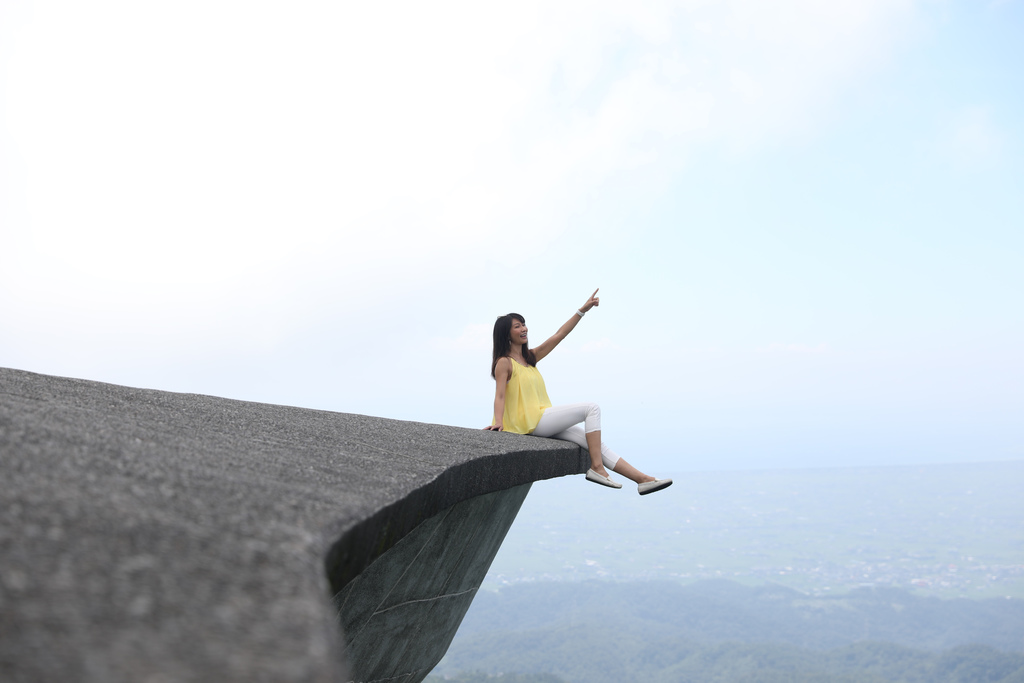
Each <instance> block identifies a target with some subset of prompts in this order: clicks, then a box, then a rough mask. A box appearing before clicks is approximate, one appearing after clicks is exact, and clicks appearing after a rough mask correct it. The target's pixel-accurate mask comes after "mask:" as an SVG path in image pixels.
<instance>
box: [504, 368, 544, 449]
mask: <svg viewBox="0 0 1024 683" xmlns="http://www.w3.org/2000/svg"><path fill="white" fill-rule="evenodd" d="M509 361H511V363H512V376H511V377H509V380H508V384H507V385H505V414H504V415H503V416H502V418H501V420H502V428H503V429H504V430H505V431H506V432H515V433H516V434H529V433H530V432H532V431H533V430H534V429H536V428H537V423H538V422H540V416H541V414H543V412H544V409H545V408H550V407H551V399H549V398H548V390H547V387H545V386H544V378H543V377H541V375H540V370H538V369H537V368H536V367H534V366H532V365H531V366H526V365H520V364H519V363H517V362H516V361H514V360H512V359H511V358H509Z"/></svg>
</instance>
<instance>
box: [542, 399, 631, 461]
mask: <svg viewBox="0 0 1024 683" xmlns="http://www.w3.org/2000/svg"><path fill="white" fill-rule="evenodd" d="M580 422H582V423H584V425H585V427H586V428H585V429H584V427H580V426H579V424H580ZM599 429H601V408H600V407H599V406H598V405H597V404H596V403H570V404H569V405H565V406H551V407H550V408H545V409H544V413H543V414H542V415H541V416H540V422H538V423H537V428H536V429H534V430H533V431H532V432H530V433H531V434H533V435H534V436H544V437H550V438H552V439H562V440H563V441H572V442H573V443H575V444H579V445H580V446H583V449H584V450H587V434H589V433H590V432H596V431H598V430H599ZM601 462H603V463H604V466H605V467H606V468H607V469H609V470H610V469H614V468H615V464H616V463H617V462H619V456H618V455H616V454H615V451H613V450H612V449H610V448H608V446H606V445H605V443H604V441H602V442H601Z"/></svg>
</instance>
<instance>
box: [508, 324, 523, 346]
mask: <svg viewBox="0 0 1024 683" xmlns="http://www.w3.org/2000/svg"><path fill="white" fill-rule="evenodd" d="M508 337H509V339H510V340H511V341H512V343H513V344H526V323H521V322H519V321H518V320H515V319H513V320H512V329H511V330H510V331H509V333H508Z"/></svg>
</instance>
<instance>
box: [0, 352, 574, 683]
mask: <svg viewBox="0 0 1024 683" xmlns="http://www.w3.org/2000/svg"><path fill="white" fill-rule="evenodd" d="M587 464H588V459H587V457H586V454H585V453H584V452H583V451H582V450H581V449H580V448H579V447H577V446H575V445H573V444H569V443H566V442H559V441H554V440H548V439H538V438H532V437H528V436H520V435H515V434H503V433H502V434H499V433H494V432H487V431H484V430H479V429H466V428H460V427H451V426H445V425H431V424H423V423H414V422H404V421H398V420H389V419H385V418H377V417H369V416H365V415H353V414H344V413H333V412H328V411H318V410H309V409H303V408H295V407H288V406H278V405H269V404H257V403H250V402H244V401H236V400H231V399H224V398H216V397H211V396H201V395H194V394H179V393H171V392H164V391H155V390H149V389H136V388H130V387H123V386H117V385H111V384H104V383H99V382H91V381H86V380H77V379H68V378H60V377H52V376H47V375H40V374H35V373H30V372H25V371H21V370H11V369H3V368H0V510H3V515H4V518H3V525H2V527H0V632H2V633H3V634H4V637H3V638H0V672H2V673H3V676H2V677H3V678H4V680H12V681H35V680H80V681H91V680H103V681H117V680H150V679H152V680H224V681H235V680H237V681H242V680H244V681H263V680H267V681H271V680H273V681H299V680H302V681H305V680H316V681H347V680H352V679H353V674H352V671H353V669H354V668H356V669H357V668H358V666H356V667H353V665H352V664H353V662H352V661H350V660H351V656H352V653H351V651H348V650H346V641H345V634H344V633H343V629H342V627H341V625H340V624H341V623H343V622H344V621H345V619H344V618H343V619H342V620H341V621H339V619H338V616H339V615H338V610H339V606H340V609H341V611H342V613H343V614H342V616H343V617H344V611H345V609H346V608H345V606H344V605H345V603H346V601H347V600H348V601H349V602H348V604H349V605H354V604H355V602H352V601H350V598H351V594H352V592H353V591H354V590H355V587H354V586H353V585H352V584H353V583H354V582H355V581H356V579H357V578H358V577H361V576H365V577H369V576H370V575H374V576H379V575H386V574H387V571H385V570H387V569H388V568H389V567H392V568H393V567H397V566H399V564H393V563H392V560H390V559H388V558H389V557H392V556H394V557H401V558H405V559H403V560H401V561H402V562H407V561H409V560H408V558H410V557H412V558H414V559H415V561H414V562H413V564H406V565H401V566H404V567H405V569H404V570H403V571H404V573H403V574H402V575H403V576H405V577H406V578H407V579H408V577H409V576H410V575H412V576H415V575H416V572H420V571H424V572H426V571H427V570H425V569H424V567H425V566H426V565H423V564H422V562H423V561H428V560H429V561H436V562H441V563H442V565H441V566H459V567H461V566H466V567H471V568H472V572H475V573H477V574H478V573H479V572H480V571H481V567H482V569H483V570H484V571H485V570H486V566H485V565H486V564H489V561H490V559H489V557H493V552H495V551H496V549H497V546H496V545H494V544H493V543H492V544H491V546H492V547H489V548H484V549H483V550H481V555H480V556H479V557H477V558H476V559H473V560H472V561H470V560H469V559H466V555H465V554H464V553H461V552H460V553H458V557H452V553H451V551H448V552H447V553H444V552H442V553H440V554H438V553H434V555H431V553H430V552H428V551H427V550H426V548H429V547H431V546H430V544H429V543H427V542H426V541H423V540H422V538H421V537H423V536H424V534H426V535H427V537H429V538H432V539H434V542H435V543H434V547H440V548H449V547H450V546H449V545H448V544H446V543H440V544H438V543H437V542H436V541H437V540H438V539H441V540H443V539H444V538H446V537H445V536H444V534H455V535H456V536H458V537H459V538H462V539H472V538H473V537H472V536H471V535H469V534H468V533H467V532H466V529H467V528H471V527H472V528H475V529H476V532H479V533H481V534H482V535H480V536H479V538H481V539H482V538H486V537H488V533H486V532H487V531H488V530H489V529H490V527H489V526H487V525H491V524H493V525H496V526H495V527H494V534H495V535H499V537H498V544H500V537H502V536H503V535H504V530H503V529H507V525H508V524H511V520H512V519H514V517H515V511H516V510H517V509H518V505H519V503H521V502H522V498H523V497H525V495H526V491H527V490H528V488H529V484H530V483H531V482H534V481H539V480H543V479H548V478H552V477H558V476H564V475H568V474H577V473H582V472H585V471H586V468H587ZM517 501H518V502H517ZM467 520H468V521H467ZM485 520H490V521H485ZM471 522H472V524H471ZM467 524H470V527H467V526H466V525H467ZM473 524H475V525H476V526H475V527H473ZM459 525H462V526H459ZM503 525H504V526H503ZM502 526H503V528H502ZM417 529H419V530H420V532H421V533H420V534H419V536H417V534H416V533H413V532H414V530H417ZM431 529H433V531H430V530H431ZM443 529H447V531H439V530H443ZM428 531H430V533H429V534H428ZM439 534H440V535H439ZM403 540H405V543H403ZM417 544H419V545H417ZM464 545H466V546H467V547H471V548H475V547H477V545H479V544H475V543H468V545H467V544H464ZM392 549H394V551H393V553H391V554H389V551H391V550H392ZM410 553H411V554H410ZM488 554H489V557H488ZM430 557H433V558H434V559H433V560H430V559H429V558H430ZM382 558H383V559H382ZM459 558H462V559H459ZM416 562H421V564H419V565H417V564H415V563H416ZM452 562H456V564H455V565H452V564H451V563H452ZM458 562H462V564H461V565H459V564H457V563H458ZM445 563H447V564H445ZM392 564H393V566H392ZM371 568H373V569H372V570H371ZM453 571H454V574H453V578H454V579H459V580H464V579H465V576H456V575H459V574H460V572H462V570H461V569H456V570H453ZM467 571H469V570H467ZM407 582H408V581H407ZM364 583H366V584H367V585H368V584H369V580H368V578H367V581H365V582H364ZM450 588H451V585H449V584H444V585H441V584H439V590H441V591H442V593H443V594H444V595H445V596H448V595H454V594H456V593H460V594H463V595H465V594H466V590H469V589H465V590H462V589H460V590H458V591H454V592H451V593H447V592H445V591H448V590H449V589H450ZM368 590H371V591H372V590H380V587H379V586H377V587H375V588H369V589H368ZM388 590H389V591H391V592H392V593H393V592H394V590H393V589H388ZM339 596H342V598H341V599H339ZM332 597H334V598H335V602H332ZM392 597H394V596H392ZM470 599H471V596H470ZM364 602H365V601H364ZM407 602H415V601H407ZM367 604H368V603H367ZM466 606H468V603H466ZM361 609H362V608H361ZM377 612H379V613H381V614H388V615H394V614H397V613H398V612H399V610H396V609H394V608H389V607H382V608H380V609H378V610H377ZM456 612H457V610H456ZM453 614H455V612H452V614H450V615H447V616H445V619H447V620H448V621H449V622H450V621H451V620H452V619H453V618H455V617H454V616H452V615H453ZM364 616H365V615H364ZM413 618H416V617H413ZM458 618H459V619H461V615H459V616H458ZM362 623H365V620H364V622H362ZM392 627H393V623H392V624H391V625H390V626H389V628H392ZM455 627H457V623H456V624H455ZM428 635H429V634H428ZM449 639H450V638H449ZM442 640H443V639H442ZM444 647H447V644H446V643H444ZM442 652H443V650H442ZM422 675H425V673H422ZM422 675H420V674H414V673H410V674H409V676H407V677H406V678H404V679H402V680H409V681H412V680H419V679H420V678H422ZM417 676H419V677H418V678H417Z"/></svg>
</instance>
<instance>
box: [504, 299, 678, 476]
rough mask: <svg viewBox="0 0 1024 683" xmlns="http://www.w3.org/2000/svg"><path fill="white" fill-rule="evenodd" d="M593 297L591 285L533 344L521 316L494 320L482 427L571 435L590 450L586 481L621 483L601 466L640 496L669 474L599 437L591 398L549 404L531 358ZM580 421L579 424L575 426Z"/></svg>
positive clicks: (558, 337)
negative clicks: (640, 465)
mask: <svg viewBox="0 0 1024 683" xmlns="http://www.w3.org/2000/svg"><path fill="white" fill-rule="evenodd" d="M599 303H600V300H599V299H598V297H597V290H596V289H595V290H594V293H593V294H591V295H590V298H589V299H587V303H585V304H583V307H582V308H580V309H579V310H578V311H576V313H575V314H573V316H572V317H571V318H569V321H568V322H566V323H565V324H564V325H562V327H561V328H560V329H559V330H558V332H556V333H555V334H554V336H553V337H551V338H550V339H548V340H547V341H545V342H544V343H543V344H541V345H540V346H538V347H537V348H535V349H531V348H529V346H528V344H529V341H528V339H527V337H526V331H527V330H526V320H524V319H523V316H521V315H519V314H518V313H509V314H508V315H503V316H501V317H500V318H498V319H497V320H496V321H495V323H494V354H493V356H494V357H493V360H492V361H491V377H493V378H494V382H495V389H494V421H493V422H492V423H491V425H490V426H489V427H485V429H491V430H495V431H506V432H515V433H516V434H533V435H534V436H546V437H552V438H555V439H564V440H566V441H572V442H573V443H576V444H579V445H580V446H582V447H583V448H586V449H587V450H588V451H589V452H590V469H589V470H587V479H588V480H589V481H592V482H595V483H597V484H601V485H603V486H610V487H611V488H613V489H621V488H622V484H619V483H617V482H614V481H612V480H611V479H610V478H609V476H608V471H607V470H606V469H605V467H607V468H608V469H610V470H612V471H613V472H618V473H619V474H621V475H622V476H624V477H626V478H628V479H632V480H633V481H635V482H636V483H637V489H638V490H639V491H640V495H641V496H642V495H645V494H648V493H654V492H655V491H660V490H661V489H663V488H666V487H668V486H671V484H672V480H671V479H655V478H654V477H651V476H648V475H646V474H644V473H643V472H641V471H640V470H638V469H636V468H635V467H633V466H632V465H630V464H629V463H628V462H626V461H625V460H623V459H622V458H620V457H619V456H617V455H616V454H615V452H614V451H612V449H610V448H608V446H606V445H605V444H603V443H602V442H601V409H600V408H599V407H598V405H597V404H596V403H573V404H570V405H564V406H553V407H552V405H551V400H550V399H549V398H548V392H547V389H546V388H545V387H544V378H543V377H541V376H540V371H539V370H538V369H537V363H538V362H539V361H540V360H541V359H543V358H544V357H546V356H547V355H548V354H549V353H551V352H552V351H553V350H554V348H555V347H556V346H558V343H559V342H560V341H562V340H563V339H565V337H566V336H567V335H568V334H569V333H570V332H572V330H573V328H574V327H576V323H578V322H579V321H580V318H582V317H583V314H584V313H586V312H587V311H589V310H590V309H591V308H593V307H594V306H597V305H598V304H599ZM580 422H582V423H583V424H584V425H585V428H581V427H579V423H580Z"/></svg>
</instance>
